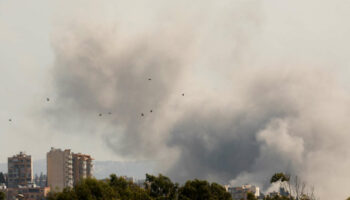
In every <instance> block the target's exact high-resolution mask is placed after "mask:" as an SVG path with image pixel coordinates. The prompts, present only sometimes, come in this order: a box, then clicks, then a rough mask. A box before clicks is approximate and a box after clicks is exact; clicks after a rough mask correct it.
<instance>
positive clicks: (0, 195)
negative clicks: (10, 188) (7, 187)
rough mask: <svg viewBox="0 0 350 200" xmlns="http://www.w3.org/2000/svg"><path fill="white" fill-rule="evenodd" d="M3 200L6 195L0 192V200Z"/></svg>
mask: <svg viewBox="0 0 350 200" xmlns="http://www.w3.org/2000/svg"><path fill="white" fill-rule="evenodd" d="M5 199H6V194H5V193H4V192H1V191H0V200H5Z"/></svg>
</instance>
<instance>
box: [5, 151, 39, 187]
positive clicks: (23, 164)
mask: <svg viewBox="0 0 350 200" xmlns="http://www.w3.org/2000/svg"><path fill="white" fill-rule="evenodd" d="M32 166H33V163H32V157H31V156H29V155H26V154H25V153H23V152H20V153H19V154H17V155H14V156H12V157H9V158H8V187H9V188H17V187H18V186H20V185H22V186H25V185H28V184H29V183H32V182H33V167H32Z"/></svg>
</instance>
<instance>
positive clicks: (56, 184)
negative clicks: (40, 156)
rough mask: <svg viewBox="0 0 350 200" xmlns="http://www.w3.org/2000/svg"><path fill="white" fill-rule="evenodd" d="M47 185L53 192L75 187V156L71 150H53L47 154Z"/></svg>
mask: <svg viewBox="0 0 350 200" xmlns="http://www.w3.org/2000/svg"><path fill="white" fill-rule="evenodd" d="M47 185H48V186H49V187H50V188H51V190H53V191H62V190H63V189H64V188H66V187H73V156H72V152H71V150H70V149H66V150H63V151H62V150H61V149H55V148H51V151H50V152H48V153H47Z"/></svg>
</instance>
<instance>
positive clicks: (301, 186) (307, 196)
mask: <svg viewBox="0 0 350 200" xmlns="http://www.w3.org/2000/svg"><path fill="white" fill-rule="evenodd" d="M277 182H280V184H281V187H283V188H284V189H285V190H287V191H288V193H289V199H290V200H293V199H294V197H295V199H296V200H316V199H317V198H316V197H315V194H314V188H313V187H308V188H307V187H306V183H305V182H304V181H301V179H300V178H299V177H298V176H294V177H293V178H291V176H290V175H288V174H285V173H275V174H274V175H273V176H272V177H271V179H270V183H277ZM293 196H294V197H293Z"/></svg>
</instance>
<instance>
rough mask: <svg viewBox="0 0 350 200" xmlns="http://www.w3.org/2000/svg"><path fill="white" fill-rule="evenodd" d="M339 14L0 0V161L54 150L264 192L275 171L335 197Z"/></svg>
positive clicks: (297, 5) (344, 32)
mask: <svg viewBox="0 0 350 200" xmlns="http://www.w3.org/2000/svg"><path fill="white" fill-rule="evenodd" d="M349 8H350V2H348V1H342V0H335V1H332V2H330V1H322V0H318V1H316V0H310V1H307V2H305V1H292V0H287V1H278V0H271V1H261V0H259V1H258V0H248V1H243V0H235V1H232V0H222V1H215V2H213V1H203V0H201V1H199V0H195V1H191V2H188V1H185V0H179V1H175V2H169V1H168V2H165V1H161V0H150V1H143V0H139V1H136V0H131V1H125V0H117V1H112V0H101V1H98V2H96V1H92V0H77V1H74V2H72V1H68V0H61V1H54V0H45V1H44V0H37V1H26V2H22V1H19V0H11V1H10V0H0V44H1V45H0V55H1V56H0V93H1V100H0V110H1V112H0V138H1V139H0V162H6V159H7V157H8V156H11V155H13V154H16V153H18V152H19V151H25V152H27V153H28V154H31V155H32V156H33V158H34V159H43V158H45V154H46V152H47V151H48V150H49V149H50V147H52V146H53V147H58V148H70V149H72V150H73V151H74V152H83V153H88V154H91V155H93V157H95V158H96V159H97V160H117V161H152V162H153V161H154V162H156V163H157V166H158V167H157V168H158V171H160V172H163V173H165V174H166V175H169V176H170V177H171V178H173V179H174V180H176V181H180V182H181V181H184V180H187V179H190V178H202V179H208V180H210V181H218V182H220V183H222V184H227V183H231V184H234V185H239V184H244V183H248V182H249V183H253V184H256V185H258V186H260V187H262V188H263V190H266V189H268V188H269V184H268V180H269V177H270V176H271V174H272V173H274V172H277V171H284V172H288V173H292V174H297V175H298V176H300V177H302V178H303V179H304V180H305V181H306V182H307V183H308V184H309V185H313V186H315V189H316V192H317V194H318V196H319V197H321V199H345V197H347V196H350V194H348V193H347V188H349V183H348V177H349V176H350V173H349V171H348V169H349V167H350V160H349V159H348V158H349V157H350V150H349V149H348V144H349V142H350V136H349V134H348V133H349V131H350V125H349V124H350V123H349V114H350V109H349V108H350V107H349V105H350V104H349V103H350V102H349V100H350V99H349V98H350V87H349V86H350V82H349V76H350V67H349V64H350V58H349V56H348V52H349V49H348V48H349V46H350V39H349V38H348V35H349V34H350V25H349V23H348V21H349V18H350V13H349V12H348V10H349ZM149 78H151V79H152V80H151V81H149V80H148V79H149ZM47 97H49V98H50V101H49V102H47V101H46V98H47ZM151 110H152V112H150V111H151ZM109 112H110V114H109ZM100 113H101V114H102V116H99V114H100ZM141 113H143V114H144V116H143V117H142V116H141ZM9 119H12V121H11V122H9Z"/></svg>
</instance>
